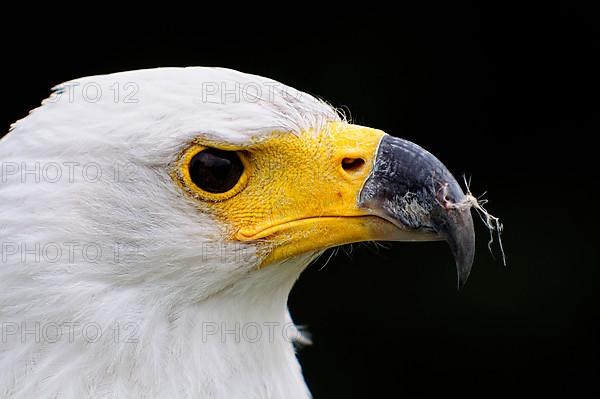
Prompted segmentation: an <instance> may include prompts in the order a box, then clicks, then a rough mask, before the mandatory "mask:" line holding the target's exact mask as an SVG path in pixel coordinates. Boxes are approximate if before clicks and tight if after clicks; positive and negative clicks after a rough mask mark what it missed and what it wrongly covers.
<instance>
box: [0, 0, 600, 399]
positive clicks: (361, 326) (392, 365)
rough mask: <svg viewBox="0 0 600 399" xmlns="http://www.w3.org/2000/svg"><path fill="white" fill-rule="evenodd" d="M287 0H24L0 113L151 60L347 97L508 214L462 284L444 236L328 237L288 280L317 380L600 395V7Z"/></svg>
mask: <svg viewBox="0 0 600 399" xmlns="http://www.w3.org/2000/svg"><path fill="white" fill-rule="evenodd" d="M289 6H290V9H288V10H287V11H286V12H285V13H284V15H280V16H270V15H268V14H260V15H253V16H250V15H247V16H240V15H237V16H232V15H230V13H226V12H204V13H203V12H199V11H197V10H191V9H190V10H184V12H185V13H188V17H189V18H184V19H182V18H174V17H171V16H167V15H165V16H163V18H162V19H160V20H156V21H149V20H148V21H147V22H146V23H139V21H141V20H144V19H145V18H142V17H140V15H141V14H129V13H127V12H125V11H119V12H117V11H115V12H114V13H112V14H109V15H107V16H106V17H105V18H104V20H100V21H99V22H98V23H92V22H91V20H90V19H89V17H90V15H91V13H89V12H88V13H83V12H82V14H81V15H79V16H77V15H71V16H68V17H67V16H65V15H62V14H49V15H48V17H47V20H46V21H44V22H43V23H38V22H35V21H32V20H30V19H27V18H25V15H27V14H13V15H12V16H10V19H11V20H12V22H16V24H15V26H14V27H13V26H11V27H8V26H7V25H6V24H5V25H4V26H3V27H2V28H1V29H2V39H1V41H2V47H1V52H2V57H3V60H2V64H3V68H4V72H3V82H2V92H3V93H4V95H3V96H2V100H3V101H2V106H1V107H0V123H1V124H2V126H0V127H1V130H2V131H3V132H6V131H7V130H8V127H9V125H10V123H12V122H13V121H15V120H17V119H19V118H21V117H23V116H25V115H26V113H27V111H28V110H29V109H31V108H34V107H36V106H37V105H38V104H39V103H40V101H41V100H42V99H43V98H45V97H46V96H47V95H48V90H49V88H50V87H51V86H53V85H55V84H57V83H60V82H62V81H66V80H69V79H73V78H77V77H81V76H86V75H94V74H104V73H109V72H115V71H121V70H129V69H138V68H147V67H157V66H184V65H203V66H226V67H230V68H234V69H239V70H242V71H245V72H249V73H255V74H259V75H263V76H268V77H271V78H274V79H276V80H279V81H282V82H284V83H287V84H289V85H291V86H294V87H296V88H298V89H301V90H304V91H307V92H310V93H313V94H317V95H319V96H321V97H323V98H325V99H327V100H328V101H330V102H331V103H333V104H334V105H336V106H344V107H348V108H349V109H350V111H351V115H352V117H353V120H354V121H355V122H356V123H359V124H364V125H368V126H371V127H377V128H381V129H383V130H385V131H387V132H388V133H391V134H393V135H397V136H400V137H403V138H406V139H409V140H413V141H415V142H417V143H418V144H420V145H422V146H423V147H425V148H427V149H429V150H430V151H431V152H433V153H434V154H436V155H437V156H438V157H439V158H440V159H441V160H442V161H443V162H444V163H445V164H446V165H447V166H448V167H449V169H450V170H451V171H452V172H453V173H454V174H455V175H456V176H460V175H462V174H463V173H465V174H467V175H469V176H471V175H472V177H473V183H472V190H473V192H474V193H475V194H480V193H482V192H483V191H487V192H488V194H487V198H489V199H490V202H489V204H488V205H489V206H488V208H489V210H490V211H492V213H494V214H496V215H498V216H500V217H501V218H502V220H503V222H504V225H505V234H504V236H503V237H504V245H505V249H506V252H507V259H508V267H503V266H502V265H501V263H500V262H499V261H497V260H494V259H493V258H492V256H491V255H490V253H489V252H488V250H487V248H486V241H487V236H486V235H487V231H486V230H485V229H484V228H483V226H482V225H481V224H480V223H479V224H478V227H477V233H478V237H479V243H478V251H477V256H476V260H475V265H474V268H473V272H472V274H471V278H470V280H469V282H468V284H467V286H466V288H465V289H464V290H463V291H461V292H458V293H457V292H456V290H455V272H454V269H453V261H452V259H451V256H450V252H449V250H448V248H447V247H446V246H445V244H443V243H424V244H408V243H397V244H386V247H387V248H375V247H374V246H373V245H354V246H353V247H352V248H351V252H352V253H351V256H347V255H346V253H348V252H350V250H349V249H345V250H342V251H339V253H338V254H337V256H335V257H334V258H332V259H331V260H330V261H329V263H328V264H327V265H326V266H325V263H326V262H325V261H326V259H327V258H328V255H329V253H327V254H326V256H325V257H324V258H323V259H321V260H319V261H318V262H317V263H316V264H315V265H313V266H311V267H310V268H309V270H308V271H307V272H305V274H304V275H303V277H302V278H301V280H300V281H299V283H298V284H297V286H296V287H295V288H294V291H293V292H292V295H291V298H290V306H291V309H292V313H293V315H294V317H295V319H296V321H297V322H299V323H300V324H303V325H306V326H307V327H308V328H309V330H310V331H311V332H312V336H313V339H314V344H313V345H312V346H310V347H307V348H304V349H303V350H301V351H300V355H299V356H300V360H301V363H302V364H303V367H304V373H305V376H306V379H307V382H308V384H309V386H310V388H311V390H312V391H313V393H314V395H315V397H317V398H333V397H348V398H349V397H353V398H354V397H356V398H358V397H367V396H374V397H378V396H380V397H388V396H389V397H395V396H403V397H408V398H422V397H423V398H425V397H441V395H443V396H455V395H457V396H458V395H460V396H466V397H470V396H478V397H496V396H507V395H510V397H520V396H521V395H534V397H539V396H541V395H544V396H558V397H569V398H572V397H577V398H584V397H585V398H587V397H600V382H599V377H600V336H599V334H600V323H599V316H600V307H599V306H598V305H599V304H600V301H598V299H599V298H598V297H599V294H598V293H599V291H600V290H599V289H598V288H597V287H598V285H599V283H600V270H599V267H598V266H599V262H598V260H599V256H598V254H599V251H598V244H599V242H598V239H597V237H596V224H597V222H598V217H597V207H598V205H597V201H598V195H597V194H598V189H597V185H598V178H597V172H598V170H597V169H598V166H597V163H598V162H597V159H598V157H597V155H596V152H597V149H596V148H597V146H596V144H595V143H594V139H595V136H596V135H597V134H598V132H599V131H600V130H599V129H598V128H599V124H598V112H597V111H598V101H597V100H598V95H599V93H598V88H599V85H598V83H599V78H598V73H599V71H600V68H599V64H598V62H597V59H596V58H597V57H598V54H600V52H599V50H600V49H599V43H600V42H599V40H600V37H599V35H598V29H597V25H598V18H597V14H594V13H593V12H592V10H587V9H579V8H576V7H575V6H570V7H566V6H548V5H546V6H538V7H533V6H532V7H529V8H527V7H524V6H523V5H521V6H518V7H513V8H502V7H500V6H489V7H487V8H485V9H484V8H474V7H466V6H461V7H459V6H452V7H450V6H446V7H443V8H438V7H435V6H433V5H431V6H430V7H426V8H423V9H418V10H417V9H408V8H403V7H400V9H397V10H394V11H392V10H380V11H378V12H375V11H372V10H363V9H360V10H356V13H355V14H353V15H350V14H340V13H338V12H337V11H327V10H324V9H321V8H309V7H308V6H307V5H306V6H304V5H299V4H297V5H293V4H291V5H289ZM232 8H235V7H233V6H232ZM6 15H8V14H5V16H6ZM7 19H8V18H7ZM496 255H497V251H496Z"/></svg>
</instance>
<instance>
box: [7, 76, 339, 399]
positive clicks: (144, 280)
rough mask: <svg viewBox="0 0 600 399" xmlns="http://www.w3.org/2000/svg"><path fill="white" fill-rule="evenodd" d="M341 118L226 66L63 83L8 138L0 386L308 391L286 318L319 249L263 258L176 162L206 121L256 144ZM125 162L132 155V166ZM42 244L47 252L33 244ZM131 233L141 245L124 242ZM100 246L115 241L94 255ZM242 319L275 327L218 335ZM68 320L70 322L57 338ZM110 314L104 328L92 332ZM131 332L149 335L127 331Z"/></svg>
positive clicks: (13, 394)
mask: <svg viewBox="0 0 600 399" xmlns="http://www.w3.org/2000/svg"><path fill="white" fill-rule="evenodd" d="M128 83H130V84H133V85H134V86H128V87H129V88H130V90H129V93H131V92H133V91H134V90H132V89H131V87H134V88H137V89H138V90H137V92H136V93H135V95H133V96H132V97H131V98H129V99H128V100H129V101H125V98H124V97H125V94H127V93H126V92H124V87H125V86H126V85H127V84H128ZM115 84H117V85H118V87H119V88H120V90H121V93H119V94H118V96H116V97H115V89H116V86H115ZM84 88H86V89H87V90H88V91H87V93H85V92H84V91H83V89H84ZM98 88H100V90H101V91H98V92H97V91H96V90H97V89H98ZM215 88H217V91H216V92H215ZM257 88H260V90H259V89H257ZM236 92H237V94H236ZM98 93H101V94H100V95H99V96H98ZM96 100H97V101H96ZM131 100H137V101H135V102H131ZM338 119H339V117H338V115H337V113H336V112H335V110H334V109H332V108H331V107H329V106H328V105H327V104H325V103H323V102H321V101H318V100H316V99H315V98H314V97H312V96H310V95H308V94H306V93H301V92H296V91H295V90H293V89H291V88H288V87H286V86H283V85H281V84H278V83H276V82H273V81H269V80H267V79H264V78H261V77H258V76H253V75H246V74H242V73H239V72H236V71H232V70H226V69H214V68H165V69H154V70H143V71H135V72H126V73H118V74H112V75H105V76H94V77H88V78H85V79H80V80H77V81H74V82H70V83H68V84H64V85H61V86H59V87H58V88H57V89H56V91H55V93H54V94H53V96H52V97H51V98H50V99H48V100H46V101H45V102H44V104H43V105H42V106H41V107H40V108H38V109H36V110H34V111H33V112H32V113H31V114H30V115H29V116H27V117H26V118H24V119H22V120H20V121H18V122H17V123H16V124H15V125H14V126H13V127H12V130H11V132H10V133H9V134H8V135H7V136H6V137H5V138H4V139H3V140H2V141H1V142H0V160H1V161H2V163H3V168H4V169H3V175H2V179H3V181H2V184H1V185H0V238H1V240H0V241H2V245H3V253H2V256H3V259H2V264H1V265H0V322H1V323H2V326H3V330H2V333H3V336H2V342H0V397H2V398H33V397H35V398H55V397H59V398H83V397H93V398H138V397H148V398H179V397H181V398H188V397H194V398H245V399H249V398H306V397H309V396H310V394H309V393H308V390H307V389H306V387H305V384H304V381H303V378H302V375H301V371H300V368H299V366H298V363H297V360H296V358H295V353H294V348H293V343H292V342H291V340H290V339H286V338H289V337H290V334H292V335H293V331H292V330H289V331H287V335H286V334H284V333H283V331H282V330H283V328H284V327H285V326H287V325H288V323H289V322H290V317H289V313H288V311H287V306H286V301H287V296H288V293H289V291H290V289H291V287H292V285H293V283H294V281H295V280H296V279H297V277H298V276H299V274H300V272H301V271H302V270H303V269H304V268H305V267H306V266H307V265H308V263H309V262H310V261H311V260H312V259H313V258H314V257H315V256H316V255H317V254H314V253H313V254H308V255H305V256H301V257H299V258H296V259H295V260H294V261H293V262H290V264H288V265H285V267H277V266H271V267H267V268H264V269H261V270H259V271H257V270H256V268H257V263H258V258H257V256H256V255H255V253H254V250H255V248H254V247H253V246H252V245H251V244H240V243H236V244H227V243H225V242H224V241H223V238H222V234H221V226H219V223H218V222H217V221H215V220H213V219H212V218H211V217H210V216H209V215H208V214H205V213H203V212H199V211H198V204H196V203H194V202H193V201H191V200H190V199H189V198H186V197H185V196H184V195H182V193H181V190H178V188H177V187H176V186H175V185H174V184H173V181H172V180H171V178H170V177H169V174H168V173H169V166H171V165H172V163H173V162H174V161H175V158H174V157H176V156H177V154H178V153H179V152H180V151H181V149H182V148H184V147H185V146H186V145H187V144H188V143H189V142H190V141H191V140H192V139H193V138H194V137H197V136H203V137H207V138H211V139H213V140H216V141H218V142H221V143H234V144H245V143H248V142H250V141H252V140H259V139H260V137H261V135H263V134H267V133H270V132H272V131H283V132H290V133H294V132H299V131H302V130H304V131H306V130H311V129H313V130H318V129H319V127H320V126H323V124H325V123H327V122H328V121H334V120H338ZM54 163H56V164H57V165H59V166H60V170H61V173H62V176H61V178H60V179H58V180H57V181H55V182H53V181H50V180H54V179H51V178H49V176H48V175H46V176H44V175H42V176H41V179H40V181H39V182H36V181H35V175H36V174H38V175H40V174H43V173H46V174H48V173H50V174H51V176H50V177H54V176H55V174H54V172H53V170H51V168H50V166H48V165H51V166H52V167H55V165H54ZM36 164H37V165H39V169H38V170H37V171H36V169H35V165H36ZM115 164H117V165H118V167H124V169H121V170H120V173H121V174H120V175H119V178H115V175H114V170H113V169H114V168H113V169H111V167H114V165H115ZM15 165H16V167H17V171H15V169H14V168H15ZM90 165H92V166H90ZM96 165H97V166H99V169H98V167H97V166H96ZM131 165H133V166H131ZM45 167H46V168H47V169H46V170H45V172H44V168H45ZM86 167H87V169H85V168H86ZM128 167H131V168H132V169H131V170H130V171H133V172H134V173H133V176H134V179H135V181H128V180H127V179H126V177H127V176H128V174H127V173H128V170H127V169H126V168H128ZM27 168H29V169H32V168H33V169H32V170H33V172H31V173H29V174H27V173H26V171H27V170H28V169H27ZM84 169H85V170H84ZM97 170H101V171H102V175H101V176H99V177H98V179H97V180H98V181H93V180H95V179H96V175H97V174H95V173H94V172H95V171H97ZM71 172H72V174H71ZM67 174H68V175H67ZM124 177H125V178H124ZM36 243H38V245H39V246H40V249H39V250H37V251H38V252H39V253H40V254H41V256H39V257H38V258H36V257H35V256H33V255H32V251H29V252H27V249H29V250H31V249H32V248H35V245H36ZM130 243H135V245H137V247H135V248H133V249H132V250H131V251H130V252H127V251H128V250H129V249H128V248H124V247H123V248H122V247H119V245H120V244H124V245H127V244H130ZM215 243H218V244H219V245H218V248H217V249H216V250H215V246H214V244H215ZM15 245H16V246H17V252H16V253H13V252H15ZM23 245H25V250H24V248H23ZM86 245H87V247H86ZM44 248H45V250H46V252H47V253H43V251H44ZM57 248H60V250H61V251H62V254H61V256H60V258H59V260H58V261H56V262H52V260H53V259H54V258H53V256H54V255H53V254H55V253H56V252H57ZM98 248H101V250H102V256H100V258H99V259H98V260H95V261H90V259H94V255H93V251H97V249H98ZM199 249H201V250H199ZM84 250H87V251H88V252H90V251H91V253H85V252H84ZM115 250H117V252H118V256H115ZM33 251H34V252H35V251H36V250H35V249H34V250H33ZM52 251H54V252H52ZM65 251H67V252H65ZM122 251H124V252H122ZM23 253H25V257H24V258H23ZM28 253H29V256H28V255H27V254H28ZM128 255H132V258H131V259H128V260H129V262H125V261H124V258H123V256H125V257H126V256H128ZM236 322H240V323H242V324H241V326H240V328H244V326H249V325H252V326H254V324H252V323H257V324H258V325H260V326H261V330H262V334H263V337H262V339H259V340H258V341H256V342H250V341H252V340H249V339H247V338H248V337H247V336H246V337H243V336H242V337H241V338H242V339H240V340H239V342H236V341H237V340H236V339H234V335H235V334H233V333H232V334H229V335H228V336H225V339H221V338H220V337H218V336H217V335H211V336H208V337H207V333H208V332H209V331H212V330H211V329H212V328H214V327H215V324H217V325H218V328H219V330H222V329H223V324H222V323H229V324H228V325H227V328H229V329H231V328H234V329H235V323H236ZM36 323H37V324H36ZM56 323H58V324H60V325H61V328H62V331H63V337H62V339H60V340H58V341H57V342H51V341H52V340H53V339H54V338H55V335H56V334H55V331H56V326H55V324H56ZM65 323H66V324H65ZM68 323H72V324H68ZM90 323H92V324H90ZM115 323H117V324H115ZM127 323H131V324H127ZM265 323H267V324H265ZM268 323H274V324H268ZM126 324H127V326H128V327H127V328H126ZM36 325H37V326H39V327H36ZM69 325H70V326H72V327H69V328H67V326H69ZM90 325H92V326H93V328H92V327H89V326H90ZM117 325H118V327H115V326H117ZM275 325H278V327H273V331H274V334H273V340H270V339H265V336H264V334H267V333H269V328H271V327H268V326H275ZM132 326H133V327H132ZM15 328H16V329H17V330H16V331H15ZM36 328H37V330H36ZM84 328H87V330H86V331H82V329H84ZM98 328H99V329H100V330H101V332H102V336H101V337H100V338H99V340H98V341H97V342H88V341H90V338H93V335H94V334H93V332H94V329H98ZM115 330H119V333H120V335H119V337H118V339H115ZM134 330H135V331H134ZM27 331H29V333H27ZM36 331H37V332H36ZM71 332H72V334H73V337H70V336H66V335H65V334H67V335H68V334H70V333H71ZM24 333H25V335H23V334H24ZM240 333H242V332H240ZM84 334H87V338H88V339H87V340H86V339H83V336H82V335H84ZM130 334H132V335H131V336H130V337H129V338H132V340H134V341H135V340H137V343H134V342H126V339H125V338H127V337H128V336H129V335H130ZM248 334H250V335H251V336H252V337H253V336H254V332H252V333H251V331H250V329H248V330H247V331H246V335H248ZM203 335H204V338H207V339H203ZM215 337H217V338H218V339H212V338H215ZM71 338H73V339H71ZM115 341H117V342H115ZM130 341H131V340H130ZM203 341H205V342H203ZM271 341H272V342H271Z"/></svg>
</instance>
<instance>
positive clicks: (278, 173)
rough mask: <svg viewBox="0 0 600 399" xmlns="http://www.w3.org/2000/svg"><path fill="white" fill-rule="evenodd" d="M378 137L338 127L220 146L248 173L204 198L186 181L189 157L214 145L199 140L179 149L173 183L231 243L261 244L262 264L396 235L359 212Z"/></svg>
mask: <svg viewBox="0 0 600 399" xmlns="http://www.w3.org/2000/svg"><path fill="white" fill-rule="evenodd" d="M383 135H384V133H383V132H382V131H380V130H376V129H371V128H367V127H362V126H357V125H351V124H347V123H341V122H339V123H331V124H329V125H328V126H327V128H326V129H324V130H323V131H321V132H318V133H316V134H315V133H313V132H305V133H303V134H301V135H293V134H290V133H273V134H272V136H270V137H268V138H266V139H264V140H261V141H260V142H258V143H256V144H253V145H251V146H248V147H244V148H239V149H237V148H230V147H229V148H227V147H226V148H222V149H224V150H237V151H238V154H239V155H240V158H241V159H242V162H243V164H244V167H245V171H244V174H243V175H242V177H241V179H240V180H239V182H238V183H237V184H236V185H235V187H233V188H232V189H231V190H230V191H228V192H226V193H222V194H213V193H208V192H205V191H203V190H201V189H200V188H199V187H197V186H196V185H195V184H194V183H193V182H192V181H191V179H190V176H189V172H188V163H189V161H190V159H191V158H192V157H193V156H194V155H195V154H196V153H198V152H199V151H201V150H202V149H204V148H206V147H208V146H212V147H217V148H218V147H219V146H218V145H215V144H214V143H201V142H197V143H194V144H193V145H192V146H190V147H189V148H188V149H187V150H185V151H184V153H183V154H182V156H181V158H180V161H179V164H178V166H177V168H176V170H175V171H174V173H173V178H174V179H175V180H176V181H177V182H178V183H179V185H180V186H181V187H182V188H183V189H184V190H185V191H186V192H187V193H188V194H189V195H191V196H192V197H194V198H195V199H196V200H197V201H198V202H199V205H200V207H201V208H202V210H203V211H208V212H211V213H212V214H213V215H215V216H216V217H217V218H218V219H219V220H221V221H222V222H223V224H224V225H226V226H228V229H227V230H228V231H227V234H228V238H229V239H231V240H233V241H240V242H256V243H258V244H259V248H260V249H261V250H262V255H263V256H264V259H263V261H262V263H261V266H265V265H268V264H270V263H273V262H276V261H280V260H283V259H286V258H288V257H291V256H294V255H299V254H302V253H306V252H310V251H316V250H321V249H325V248H329V247H333V246H337V245H342V244H348V243H352V242H359V241H369V240H382V239H391V237H393V236H394V235H396V236H397V235H398V234H399V229H398V228H397V227H395V226H394V225H392V224H391V223H390V222H387V221H385V220H383V219H381V218H379V217H376V216H372V215H369V214H368V213H367V212H366V211H364V210H361V209H359V208H358V207H357V200H358V196H359V194H360V191H361V189H362V187H363V184H364V182H365V180H366V179H367V177H368V175H369V173H370V171H371V169H372V166H373V163H374V161H375V158H376V156H377V149H378V146H379V142H380V140H381V138H382V136H383ZM403 234H405V235H409V234H410V233H407V232H406V233H403ZM408 239H410V237H408ZM259 252H260V251H259Z"/></svg>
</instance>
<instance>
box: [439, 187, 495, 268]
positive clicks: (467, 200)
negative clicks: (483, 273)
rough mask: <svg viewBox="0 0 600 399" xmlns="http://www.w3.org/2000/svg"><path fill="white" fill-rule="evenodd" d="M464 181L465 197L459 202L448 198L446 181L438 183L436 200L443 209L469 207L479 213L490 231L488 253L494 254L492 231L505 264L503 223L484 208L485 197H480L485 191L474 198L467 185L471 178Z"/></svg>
mask: <svg viewBox="0 0 600 399" xmlns="http://www.w3.org/2000/svg"><path fill="white" fill-rule="evenodd" d="M463 178H464V177H463ZM464 181H465V188H466V191H467V192H466V194H465V197H464V198H463V199H462V200H461V201H460V202H456V203H454V202H452V201H450V200H449V199H448V183H443V184H441V185H440V188H439V190H438V191H437V194H438V202H439V204H440V205H441V206H443V207H444V208H445V209H457V210H459V211H463V210H467V209H471V208H473V209H475V211H476V212H477V215H479V218H480V219H481V221H482V222H483V224H484V225H485V227H486V228H487V229H488V230H489V232H490V240H489V241H488V249H489V251H490V253H491V254H492V256H493V255H494V254H493V251H492V244H493V243H494V232H496V235H497V236H498V245H499V247H500V253H501V254H502V264H503V265H504V266H506V255H505V253H504V247H503V246H502V231H503V230H504V225H503V224H502V223H501V222H500V218H497V217H496V216H493V215H492V214H491V213H489V212H488V210H487V209H485V208H484V205H485V204H487V202H488V200H487V199H483V198H482V197H483V196H484V195H485V192H484V193H483V194H482V195H481V196H479V198H476V197H475V196H474V195H473V194H472V193H471V190H470V187H469V186H470V185H471V180H470V179H469V180H468V181H467V179H466V178H464Z"/></svg>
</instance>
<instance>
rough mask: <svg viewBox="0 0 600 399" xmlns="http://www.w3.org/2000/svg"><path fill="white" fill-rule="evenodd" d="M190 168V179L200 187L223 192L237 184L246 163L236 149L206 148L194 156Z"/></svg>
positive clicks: (214, 191) (219, 192)
mask: <svg viewBox="0 0 600 399" xmlns="http://www.w3.org/2000/svg"><path fill="white" fill-rule="evenodd" d="M188 170H189V174H190V179H191V180H192V182H193V183H194V184H195V185H196V186H198V187H199V188H200V189H202V190H204V191H206V192H209V193H214V194H221V193H225V192H227V191H229V190H231V189H232V188H234V187H235V186H236V184H237V183H238V181H239V180H240V178H241V177H242V174H243V173H244V164H243V163H242V161H241V159H240V157H239V155H238V154H237V152H235V151H223V150H218V149H216V148H206V149H204V150H202V151H200V152H198V153H197V154H196V155H194V156H193V157H192V159H191V160H190V162H189V165H188Z"/></svg>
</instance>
